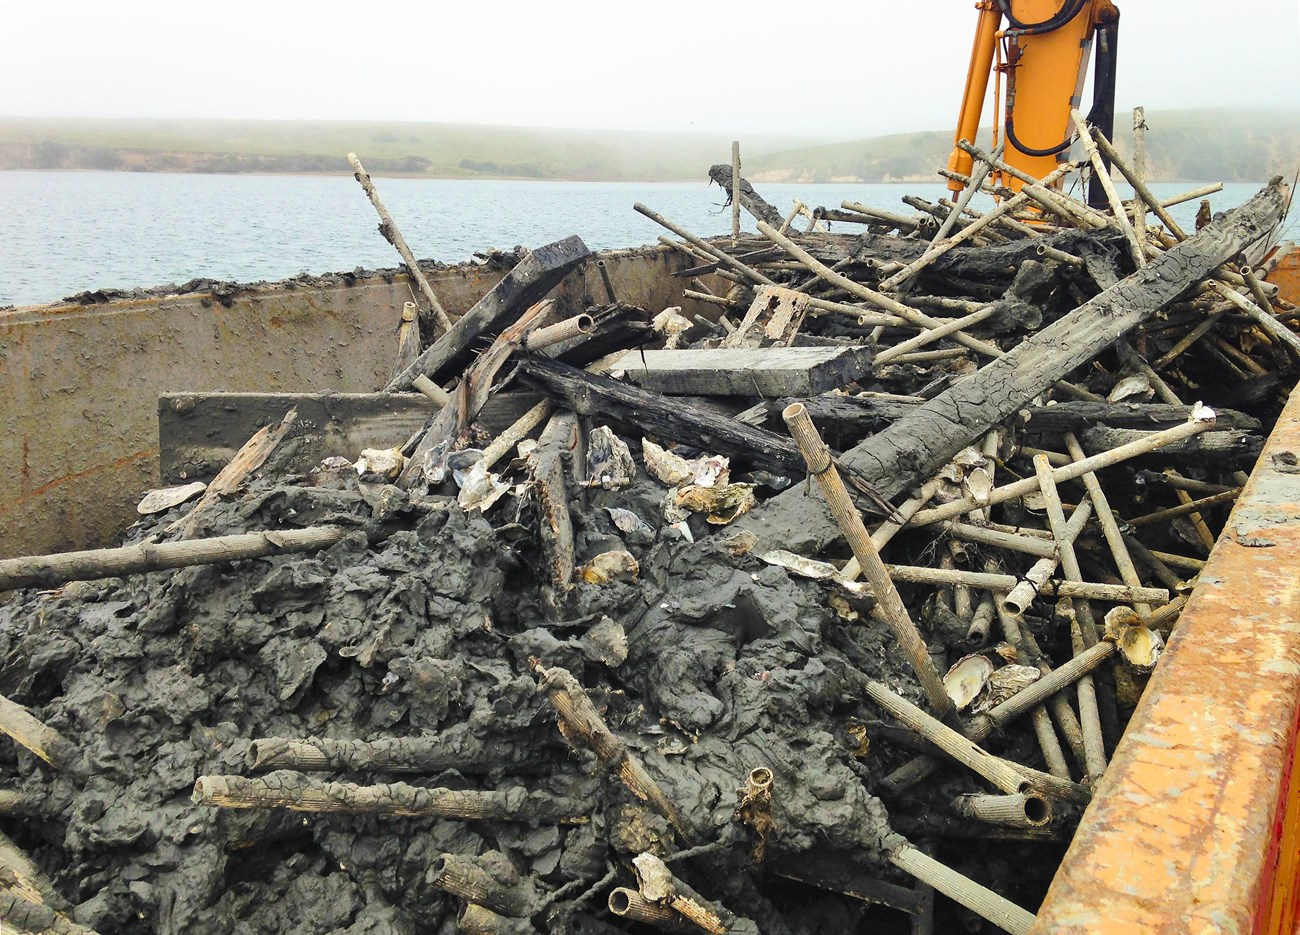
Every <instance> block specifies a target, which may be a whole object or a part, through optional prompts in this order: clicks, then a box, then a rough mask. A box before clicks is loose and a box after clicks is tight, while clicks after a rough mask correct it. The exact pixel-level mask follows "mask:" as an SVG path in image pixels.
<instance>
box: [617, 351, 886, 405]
mask: <svg viewBox="0 0 1300 935" xmlns="http://www.w3.org/2000/svg"><path fill="white" fill-rule="evenodd" d="M610 369H611V370H613V371H619V370H621V371H623V374H624V379H626V380H628V382H630V383H635V384H636V385H637V386H640V387H643V388H644V389H647V390H653V391H654V392H656V393H663V394H664V395H666V396H693V395H699V396H766V397H772V396H796V395H805V394H809V395H811V394H817V393H824V392H826V391H827V390H833V389H836V388H838V387H841V386H845V385H846V384H849V383H852V382H853V381H854V380H858V379H861V378H863V377H865V376H867V374H869V373H870V372H871V350H870V349H869V348H865V347H765V348H746V347H728V348H719V349H717V350H680V351H631V352H629V353H628V354H627V355H626V356H624V357H623V358H622V359H621V360H619V361H618V363H616V364H614V365H613V366H612V367H611V368H610Z"/></svg>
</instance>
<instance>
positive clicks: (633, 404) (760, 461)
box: [520, 357, 804, 477]
mask: <svg viewBox="0 0 1300 935" xmlns="http://www.w3.org/2000/svg"><path fill="white" fill-rule="evenodd" d="M520 369H521V372H522V373H523V374H524V375H525V376H526V377H527V378H528V379H529V381H531V382H532V383H535V384H536V385H537V386H538V388H540V389H541V390H542V391H543V392H545V393H546V394H547V395H549V396H553V397H554V398H556V399H558V400H559V401H561V402H563V403H564V404H565V405H567V406H569V407H570V408H572V409H573V410H574V411H575V412H577V413H579V414H580V415H592V416H600V417H601V418H603V419H607V420H611V421H614V422H618V423H621V424H623V425H625V426H628V428H629V429H630V430H632V431H635V432H639V433H647V434H649V433H653V434H656V435H660V436H662V437H663V438H667V439H672V440H674V441H678V442H682V443H684V444H688V445H694V446H695V447H697V448H702V449H705V450H707V451H711V452H717V453H720V454H726V455H732V456H734V457H736V458H740V459H743V460H745V461H747V462H749V463H750V464H753V465H754V466H756V467H760V468H763V469H764V470H769V471H773V472H776V473H779V474H783V475H785V476H787V477H789V476H793V475H796V474H802V473H803V470H804V461H803V456H802V455H800V454H799V449H798V448H797V447H796V446H795V444H794V443H793V442H791V441H789V440H788V439H785V438H782V437H781V436H780V435H777V434H776V433H774V432H769V431H766V430H764V429H757V428H754V427H753V426H749V425H745V424H744V423H742V422H737V421H735V420H734V419H729V418H726V417H725V416H721V415H716V414H714V413H711V412H705V411H704V410H702V409H699V408H696V407H694V406H690V405H688V404H686V403H685V402H684V401H682V400H680V399H669V398H668V397H666V396H662V395H660V394H658V393H652V392H650V391H649V390H643V389H640V388H639V387H635V386H630V385H628V384H626V383H623V382H621V381H619V380H614V379H612V378H610V377H606V376H600V375H598V374H591V373H585V372H583V371H581V370H577V369H575V368H573V367H568V366H565V365H564V364H561V363H558V362H556V361H552V360H546V359H544V358H538V357H533V358H529V359H527V360H525V361H524V362H523V363H522V364H521V367H520Z"/></svg>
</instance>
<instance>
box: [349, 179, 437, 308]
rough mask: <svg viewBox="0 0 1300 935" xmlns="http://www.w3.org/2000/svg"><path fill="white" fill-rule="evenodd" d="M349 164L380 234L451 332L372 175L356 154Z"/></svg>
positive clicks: (431, 289) (435, 296)
mask: <svg viewBox="0 0 1300 935" xmlns="http://www.w3.org/2000/svg"><path fill="white" fill-rule="evenodd" d="M348 163H349V164H350V165H351V166H352V172H353V174H354V175H355V176H356V179H357V181H358V182H360V183H361V187H362V188H363V189H364V190H365V192H366V197H367V198H369V199H370V203H371V204H372V205H374V206H375V213H376V214H378V215H379V232H380V233H381V234H383V235H384V239H385V240H387V241H388V242H389V243H390V244H392V245H393V246H394V247H396V248H397V252H398V253H399V254H400V255H401V257H402V262H403V263H405V264H406V269H407V271H408V272H409V273H410V274H411V278H412V279H414V280H415V284H416V285H417V286H418V287H419V289H420V294H421V295H422V296H424V301H426V302H428V303H429V308H430V310H432V312H433V317H434V319H435V320H436V321H437V322H438V326H439V327H440V328H441V329H442V330H443V331H450V330H451V319H450V318H448V317H447V310H446V309H444V308H443V307H442V303H441V302H439V301H438V296H437V295H436V294H435V293H434V291H433V286H431V285H429V280H427V279H425V278H424V273H422V272H421V271H420V264H418V263H417V262H415V254H413V253H411V248H410V247H408V246H407V245H406V238H405V237H403V236H402V232H401V231H400V230H398V229H397V225H396V224H395V223H394V222H393V216H392V215H391V214H389V213H388V209H387V208H385V207H384V203H383V202H382V201H380V200H379V192H377V191H376V190H375V184H374V183H373V182H372V181H370V174H369V173H368V172H366V170H365V167H364V166H362V165H361V160H360V159H358V158H357V154H356V153H348Z"/></svg>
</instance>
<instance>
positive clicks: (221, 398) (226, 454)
mask: <svg viewBox="0 0 1300 935" xmlns="http://www.w3.org/2000/svg"><path fill="white" fill-rule="evenodd" d="M538 399H539V397H538V396H537V395H536V394H535V393H501V394H497V395H496V396H494V397H492V398H491V399H490V400H488V402H487V404H486V405H485V406H484V407H483V409H482V411H481V412H480V413H479V415H478V421H479V422H481V423H482V424H483V425H484V426H486V427H487V428H488V429H489V430H490V431H492V432H499V431H501V430H502V429H504V428H506V427H507V426H509V425H510V424H511V423H513V422H514V421H515V419H517V418H519V416H520V415H522V414H523V413H524V412H526V411H528V409H530V408H531V407H532V406H534V405H536V404H537V401H538ZM295 408H296V409H297V410H298V423H299V425H300V426H302V427H304V428H306V429H307V430H308V431H310V432H311V433H313V434H315V435H318V436H319V437H320V443H319V445H316V446H313V450H311V451H307V450H304V451H302V452H301V453H300V454H299V455H296V457H298V458H299V461H297V462H295V463H293V464H291V465H287V466H288V467H289V468H290V469H292V470H306V469H307V468H310V467H311V466H312V463H314V461H313V460H312V456H314V457H315V458H316V459H319V458H323V457H325V456H327V455H333V454H337V455H344V456H346V457H351V458H355V457H356V456H357V454H359V453H360V451H361V449H363V448H392V447H395V446H397V445H401V444H404V443H405V442H406V441H407V440H408V439H409V438H410V437H411V436H412V435H413V434H414V433H415V432H416V431H417V430H418V429H421V428H423V427H424V426H425V425H426V424H427V423H428V421H429V419H430V417H431V416H432V415H433V406H432V405H431V404H430V403H429V400H428V399H427V398H426V397H424V396H422V395H420V394H419V393H163V394H162V395H160V396H159V397H158V442H159V449H160V451H159V470H160V473H161V474H162V481H163V483H164V484H178V483H186V482H188V481H192V480H205V479H207V478H209V477H212V476H214V475H215V474H216V473H217V472H218V471H220V470H221V469H222V467H223V466H224V465H226V464H227V463H228V462H229V461H230V459H231V458H233V457H234V456H235V452H237V451H238V450H239V449H240V446H242V445H243V444H244V442H246V441H248V439H249V438H250V437H251V436H252V435H253V434H254V433H255V432H257V431H258V430H259V429H260V428H261V427H262V426H264V425H268V424H276V423H278V422H279V421H280V420H281V419H282V418H283V417H284V414H285V413H286V412H288V411H289V410H290V409H295Z"/></svg>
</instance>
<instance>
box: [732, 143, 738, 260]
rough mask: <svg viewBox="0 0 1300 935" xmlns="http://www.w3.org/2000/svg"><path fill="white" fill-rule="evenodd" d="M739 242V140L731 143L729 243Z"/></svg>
mask: <svg viewBox="0 0 1300 935" xmlns="http://www.w3.org/2000/svg"><path fill="white" fill-rule="evenodd" d="M739 240H740V140H732V141H731V242H732V243H733V244H734V243H736V242H737V241H739Z"/></svg>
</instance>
